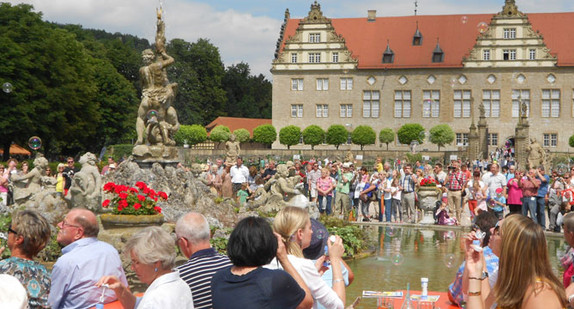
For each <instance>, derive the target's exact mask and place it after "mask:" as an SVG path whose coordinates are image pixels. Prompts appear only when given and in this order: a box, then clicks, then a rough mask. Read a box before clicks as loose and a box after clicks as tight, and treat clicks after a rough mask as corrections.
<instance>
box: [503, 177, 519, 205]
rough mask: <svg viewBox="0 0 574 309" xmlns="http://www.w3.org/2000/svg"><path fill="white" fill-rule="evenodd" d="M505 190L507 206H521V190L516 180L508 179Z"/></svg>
mask: <svg viewBox="0 0 574 309" xmlns="http://www.w3.org/2000/svg"><path fill="white" fill-rule="evenodd" d="M506 189H507V190H508V192H507V194H508V197H507V198H506V202H507V203H508V205H522V201H520V199H521V198H522V189H520V187H518V179H516V178H512V179H510V180H509V181H508V184H507V185H506Z"/></svg>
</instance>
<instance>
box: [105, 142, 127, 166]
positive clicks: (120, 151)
mask: <svg viewBox="0 0 574 309" xmlns="http://www.w3.org/2000/svg"><path fill="white" fill-rule="evenodd" d="M133 150H134V145H132V144H119V145H111V146H109V147H108V148H107V151H106V155H105V158H107V157H110V156H112V157H114V160H116V162H117V161H118V160H120V159H121V158H123V157H124V156H125V157H126V158H127V157H129V156H131V155H132V152H133Z"/></svg>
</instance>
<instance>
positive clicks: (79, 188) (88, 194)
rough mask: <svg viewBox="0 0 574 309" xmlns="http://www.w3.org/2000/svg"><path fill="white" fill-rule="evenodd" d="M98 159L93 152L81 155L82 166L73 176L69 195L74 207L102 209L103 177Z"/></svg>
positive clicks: (95, 210)
mask: <svg viewBox="0 0 574 309" xmlns="http://www.w3.org/2000/svg"><path fill="white" fill-rule="evenodd" d="M96 161H97V159H96V156H95V155H94V154H93V153H91V152H86V153H85V154H84V155H83V156H81V157H80V161H79V162H80V164H81V165H82V168H81V169H80V171H79V172H77V173H76V174H75V175H74V178H72V186H71V187H70V195H69V197H67V198H69V200H70V202H71V204H72V206H73V207H85V208H87V209H89V210H91V211H94V212H99V211H100V210H101V207H100V205H101V204H100V199H101V196H102V192H101V188H102V178H101V176H100V173H99V171H98V167H97V166H96Z"/></svg>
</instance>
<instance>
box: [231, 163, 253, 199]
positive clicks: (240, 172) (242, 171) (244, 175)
mask: <svg viewBox="0 0 574 309" xmlns="http://www.w3.org/2000/svg"><path fill="white" fill-rule="evenodd" d="M229 174H230V175H231V182H232V183H233V196H235V195H236V194H237V191H239V190H240V189H241V185H242V184H243V183H244V182H247V180H248V179H249V169H248V168H247V166H245V165H243V159H242V158H241V157H237V164H235V165H234V166H232V167H231V170H230V171H229Z"/></svg>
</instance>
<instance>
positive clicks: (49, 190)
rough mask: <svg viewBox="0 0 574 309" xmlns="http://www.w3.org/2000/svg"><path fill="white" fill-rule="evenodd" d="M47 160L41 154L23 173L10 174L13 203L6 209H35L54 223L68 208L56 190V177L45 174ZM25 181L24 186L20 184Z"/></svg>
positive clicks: (58, 220) (60, 219)
mask: <svg viewBox="0 0 574 309" xmlns="http://www.w3.org/2000/svg"><path fill="white" fill-rule="evenodd" d="M46 167H48V160H47V159H46V158H44V156H43V155H42V154H40V153H39V154H38V155H37V156H36V159H34V168H33V169H32V170H31V171H30V172H29V173H28V174H25V175H13V176H11V182H12V187H13V189H14V200H15V201H14V202H15V203H14V204H12V205H10V207H9V208H7V209H6V210H7V211H12V210H15V209H22V208H25V209H32V210H36V211H38V212H40V213H42V215H43V216H44V217H46V219H48V222H50V223H51V224H52V225H56V224H57V223H58V222H60V221H62V218H63V217H64V215H65V214H66V213H67V211H68V210H69V208H68V204H67V203H66V201H64V199H62V198H61V197H59V196H58V194H57V192H56V178H54V177H49V176H46ZM24 182H27V184H26V186H20V185H19V184H22V183H24Z"/></svg>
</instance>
